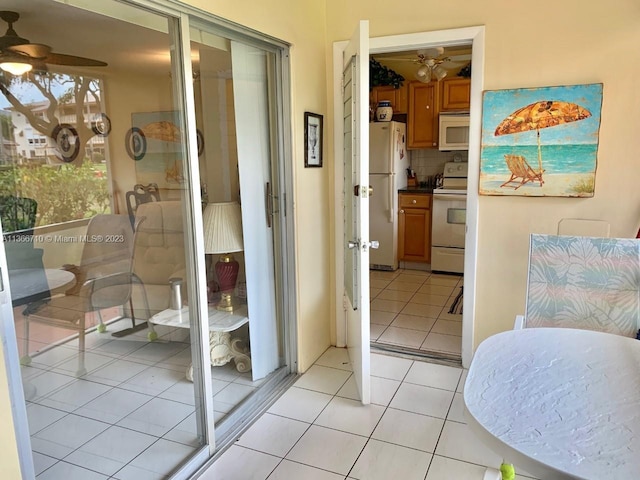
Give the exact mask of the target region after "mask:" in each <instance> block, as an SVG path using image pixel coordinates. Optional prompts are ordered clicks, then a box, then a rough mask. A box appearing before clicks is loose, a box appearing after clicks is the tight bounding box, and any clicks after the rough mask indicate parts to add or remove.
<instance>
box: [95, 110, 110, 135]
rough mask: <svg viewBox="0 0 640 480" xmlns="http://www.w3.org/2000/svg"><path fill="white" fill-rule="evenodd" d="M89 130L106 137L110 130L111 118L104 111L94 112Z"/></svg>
mask: <svg viewBox="0 0 640 480" xmlns="http://www.w3.org/2000/svg"><path fill="white" fill-rule="evenodd" d="M91 130H92V131H93V133H95V134H96V135H99V136H101V137H106V136H107V135H109V133H110V132H111V119H110V118H109V117H107V114H106V113H98V114H96V115H95V116H94V117H93V121H92V122H91Z"/></svg>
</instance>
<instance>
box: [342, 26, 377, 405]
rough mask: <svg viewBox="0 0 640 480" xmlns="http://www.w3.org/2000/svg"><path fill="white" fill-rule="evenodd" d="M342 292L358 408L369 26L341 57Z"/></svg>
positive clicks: (364, 383)
mask: <svg viewBox="0 0 640 480" xmlns="http://www.w3.org/2000/svg"><path fill="white" fill-rule="evenodd" d="M342 100H343V105H344V111H343V118H344V222H345V224H344V233H345V235H344V259H345V266H344V292H345V302H346V308H347V313H346V317H347V348H348V350H349V359H350V360H351V364H352V366H353V374H354V376H355V380H356V384H357V387H358V395H359V396H360V400H361V401H362V403H363V404H365V405H366V404H368V403H370V401H371V385H370V377H369V376H370V358H369V356H370V349H369V339H370V334H369V247H370V242H369V22H368V21H365V20H363V21H361V22H360V25H359V26H358V28H357V29H356V31H355V33H354V34H353V36H352V37H351V40H350V41H349V43H348V44H347V46H346V48H345V49H344V54H343V90H342Z"/></svg>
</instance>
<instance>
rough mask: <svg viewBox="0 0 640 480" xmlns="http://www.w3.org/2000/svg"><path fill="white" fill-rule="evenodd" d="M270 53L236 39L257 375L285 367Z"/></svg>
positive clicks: (241, 174)
mask: <svg viewBox="0 0 640 480" xmlns="http://www.w3.org/2000/svg"><path fill="white" fill-rule="evenodd" d="M267 56H268V54H267V52H265V51H264V50H260V49H258V48H256V47H252V46H249V45H245V44H242V43H240V42H236V41H232V42H231V62H232V67H233V100H234V105H235V117H236V137H237V148H238V173H239V177H240V197H241V200H242V225H243V231H244V238H243V241H244V259H245V273H246V277H247V306H248V308H249V340H250V342H251V366H252V375H253V379H254V380H258V379H260V378H264V377H265V376H267V375H268V374H269V373H271V372H273V371H274V370H275V369H277V368H278V367H279V366H280V363H279V358H280V357H279V350H278V331H279V330H278V321H277V317H276V293H275V265H274V250H273V231H272V224H271V220H272V218H271V216H270V214H269V213H268V212H269V211H270V210H268V207H269V208H270V207H271V206H270V205H267V203H268V202H271V201H272V199H271V190H270V188H271V185H272V183H271V139H270V130H269V108H270V107H269V91H268V84H267V83H268V82H267V80H268V72H267V70H268V58H267Z"/></svg>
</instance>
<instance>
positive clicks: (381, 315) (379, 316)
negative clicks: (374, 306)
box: [369, 310, 397, 327]
mask: <svg viewBox="0 0 640 480" xmlns="http://www.w3.org/2000/svg"><path fill="white" fill-rule="evenodd" d="M396 315H397V313H395V312H383V311H380V310H371V316H370V317H369V318H370V322H371V324H372V325H373V324H376V325H384V326H385V327H386V326H388V325H389V324H390V323H391V322H393V319H394V318H396Z"/></svg>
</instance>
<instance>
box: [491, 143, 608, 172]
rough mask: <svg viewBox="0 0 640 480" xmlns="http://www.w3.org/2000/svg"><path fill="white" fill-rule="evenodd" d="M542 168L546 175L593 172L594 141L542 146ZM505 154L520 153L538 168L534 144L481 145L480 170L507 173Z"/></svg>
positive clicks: (595, 150)
mask: <svg viewBox="0 0 640 480" xmlns="http://www.w3.org/2000/svg"><path fill="white" fill-rule="evenodd" d="M540 151H541V154H542V168H544V170H545V173H546V174H554V173H560V174H570V173H595V171H596V155H597V151H598V145H597V144H578V145H542V146H541V147H540ZM505 155H522V156H524V157H525V159H526V160H527V163H528V164H529V165H531V167H533V168H538V146H537V145H513V146H511V145H508V146H506V145H502V146H491V145H483V146H482V154H481V161H480V172H481V173H484V174H489V175H492V174H507V173H509V169H508V168H507V163H506V162H505V159H504V156H505Z"/></svg>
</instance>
